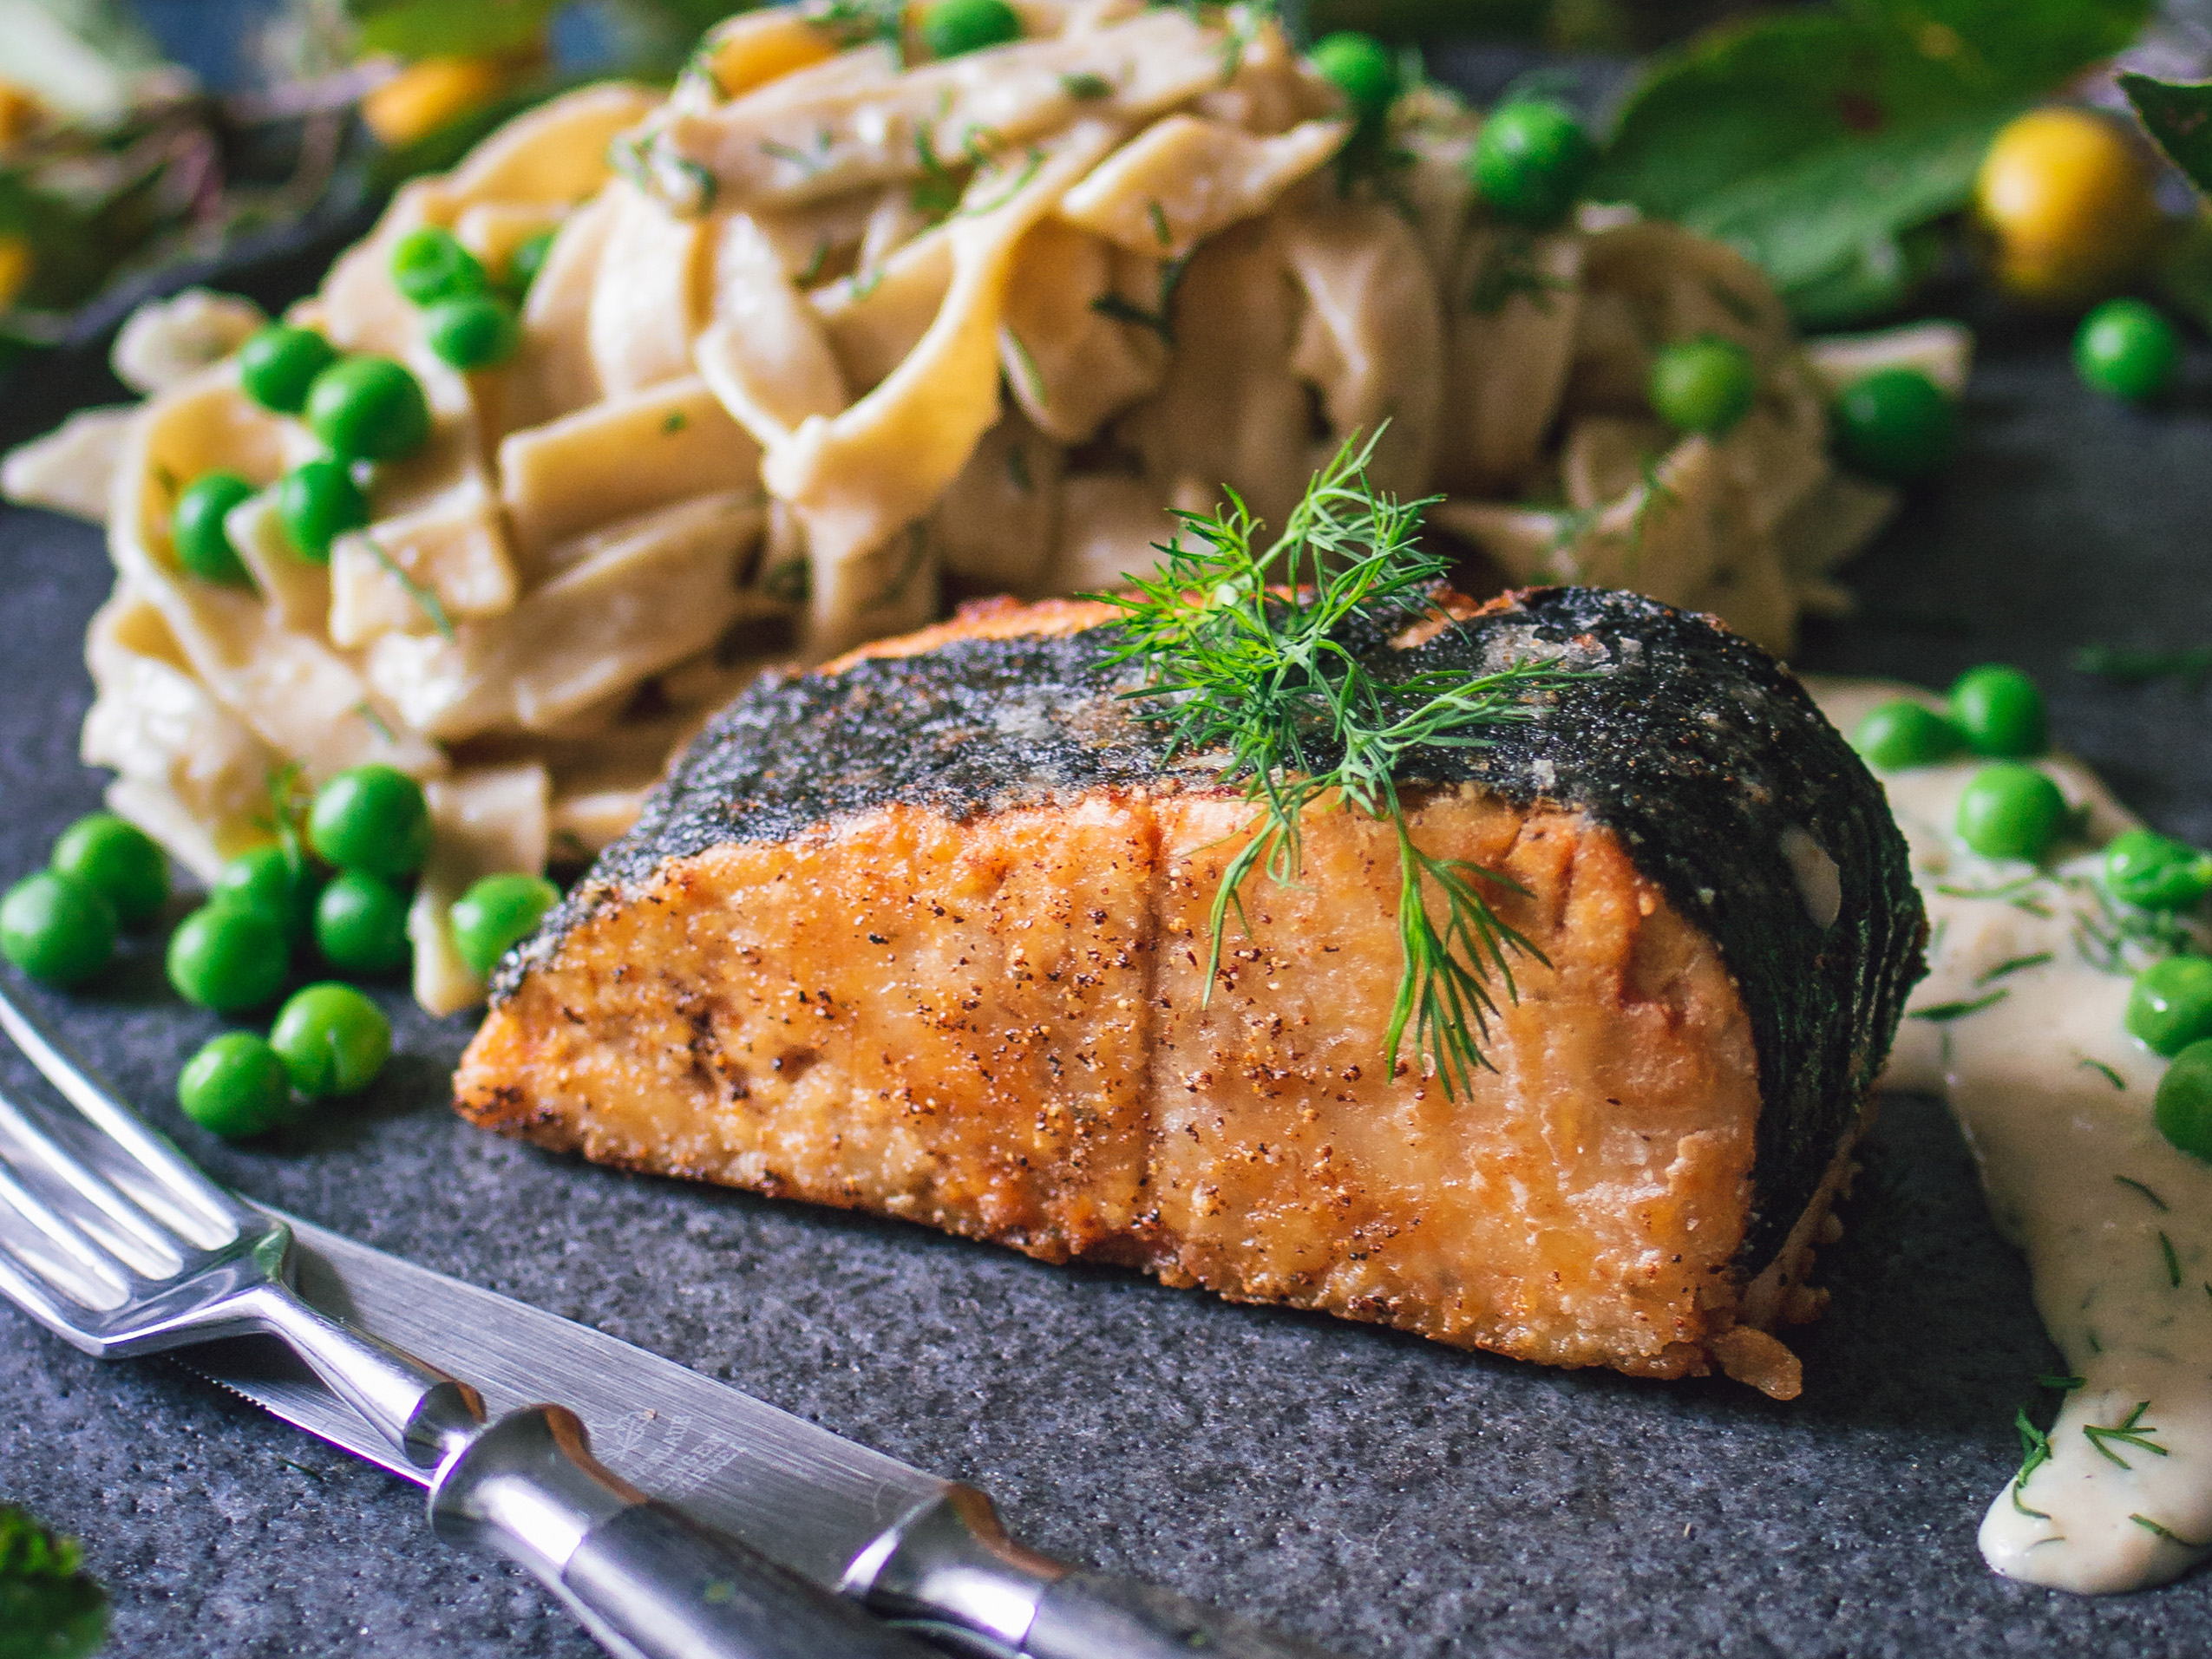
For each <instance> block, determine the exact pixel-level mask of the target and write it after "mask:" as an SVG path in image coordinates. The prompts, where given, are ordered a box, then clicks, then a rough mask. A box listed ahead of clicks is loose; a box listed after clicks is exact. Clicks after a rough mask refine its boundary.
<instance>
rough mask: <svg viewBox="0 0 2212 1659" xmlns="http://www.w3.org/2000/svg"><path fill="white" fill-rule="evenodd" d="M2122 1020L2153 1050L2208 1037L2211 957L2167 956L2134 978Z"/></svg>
mask: <svg viewBox="0 0 2212 1659" xmlns="http://www.w3.org/2000/svg"><path fill="white" fill-rule="evenodd" d="M2123 1023H2124V1024H2125V1025H2126V1027H2127V1028H2128V1032H2129V1034H2130V1035H2132V1036H2137V1037H2141V1038H2142V1039H2143V1042H2147V1043H2149V1044H2150V1048H2151V1051H2152V1052H2153V1053H2155V1054H2162V1055H2177V1054H2179V1053H2181V1051H2182V1050H2183V1049H2184V1048H2188V1047H2189V1044H2191V1043H2192V1042H2201V1041H2202V1040H2203V1039H2204V1038H2206V1037H2212V957H2167V958H2166V959H2165V960H2164V961H2163V962H2155V963H2151V965H2150V967H2148V968H2145V969H2144V970H2143V971H2142V972H2141V973H2139V974H2137V976H2135V989H2134V990H2130V992H2129V993H2128V1011H2127V1013H2126V1015H2125V1016H2124V1019H2123Z"/></svg>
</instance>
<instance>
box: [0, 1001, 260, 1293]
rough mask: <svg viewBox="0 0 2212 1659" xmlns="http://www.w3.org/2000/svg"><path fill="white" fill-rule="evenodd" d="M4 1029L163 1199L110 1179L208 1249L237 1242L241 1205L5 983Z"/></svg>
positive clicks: (0, 1008)
mask: <svg viewBox="0 0 2212 1659" xmlns="http://www.w3.org/2000/svg"><path fill="white" fill-rule="evenodd" d="M0 1031H5V1032H6V1033H7V1034H8V1035H9V1037H10V1039H11V1040H12V1041H13V1042H14V1043H15V1045H16V1048H20V1049H22V1050H23V1054H24V1055H26V1056H27V1057H28V1058H29V1061H30V1063H31V1064H32V1065H34V1066H36V1067H37V1068H38V1069H39V1071H40V1072H41V1073H42V1074H43V1075H44V1076H45V1078H46V1081H48V1082H49V1083H51V1084H53V1085H54V1087H56V1088H57V1089H59V1090H60V1091H61V1092H62V1095H63V1096H64V1097H65V1098H66V1099H67V1100H68V1101H69V1103H70V1104H71V1105H72V1106H74V1107H76V1109H77V1110H78V1111H80V1112H82V1113H83V1114H84V1115H85V1116H86V1117H87V1118H88V1119H89V1120H91V1122H92V1123H93V1125H94V1126H95V1127H96V1128H98V1129H99V1130H100V1131H101V1133H103V1134H104V1135H106V1136H107V1137H108V1139H109V1140H112V1141H114V1142H115V1144H116V1145H117V1146H120V1147H121V1149H122V1151H123V1152H125V1153H128V1155H129V1158H130V1159H131V1161H132V1162H133V1163H134V1164H135V1165H136V1166H138V1167H139V1168H140V1169H141V1170H142V1171H143V1172H144V1173H145V1175H146V1176H147V1177H149V1178H151V1183H152V1185H154V1187H156V1188H158V1189H159V1195H160V1196H159V1199H157V1198H156V1196H155V1194H154V1193H152V1192H147V1190H146V1188H145V1184H144V1183H138V1182H133V1183H125V1182H122V1181H120V1180H116V1179H115V1175H116V1171H115V1167H114V1166H113V1164H112V1163H110V1164H107V1165H106V1166H105V1167H104V1170H103V1172H105V1173H107V1174H108V1177H109V1179H110V1180H111V1181H113V1182H114V1183H115V1185H122V1186H125V1189H126V1190H127V1191H129V1192H131V1193H132V1196H134V1198H136V1199H138V1200H139V1202H140V1203H141V1205H144V1206H145V1207H146V1208H147V1209H148V1210H150V1211H152V1212H153V1213H154V1214H155V1215H157V1216H159V1217H160V1218H161V1219H162V1220H164V1221H166V1222H167V1223H168V1224H169V1225H171V1226H173V1227H174V1228H176V1230H177V1231H179V1232H180V1233H181V1234H182V1235H183V1236H184V1237H185V1238H187V1239H189V1240H191V1241H192V1242H193V1244H199V1245H200V1246H202V1247H203V1248H205V1249H207V1250H216V1249H219V1248H220V1247H221V1246H223V1245H224V1244H228V1243H229V1242H230V1241H231V1240H232V1238H236V1237H237V1236H238V1234H239V1218H240V1214H241V1212H240V1210H239V1206H238V1205H237V1203H236V1201H235V1200H233V1199H232V1198H231V1197H230V1195H229V1194H228V1193H226V1192H224V1191H223V1190H222V1189H221V1188H220V1187H219V1186H217V1185H215V1184H214V1183H213V1181H210V1180H209V1179H207V1178H206V1176H205V1175H202V1174H201V1173H200V1172H199V1170H197V1169H195V1168H194V1167H193V1166H192V1165H191V1164H190V1163H189V1162H188V1161H187V1160H186V1159H185V1158H184V1157H183V1156H182V1155H181V1154H180V1153H179V1152H178V1151H177V1150H176V1148H175V1147H173V1146H170V1145H169V1143H168V1142H167V1140H163V1139H162V1138H161V1137H160V1135H158V1134H156V1133H154V1131H153V1130H152V1129H149V1128H147V1127H146V1125H145V1124H143V1123H141V1121H140V1120H139V1118H138V1115H137V1114H135V1113H134V1112H133V1111H132V1110H131V1109H130V1107H128V1106H126V1105H125V1104H124V1103H123V1101H122V1097H121V1095H120V1094H117V1093H116V1092H115V1089H114V1087H112V1086H110V1085H109V1084H108V1082H107V1081H105V1080H103V1079H102V1078H101V1077H100V1075H99V1074H98V1073H96V1072H95V1071H94V1070H93V1069H92V1068H91V1067H89V1066H88V1065H86V1064H85V1063H84V1061H82V1060H80V1059H78V1058H77V1056H76V1055H75V1053H73V1052H72V1051H71V1050H70V1048H69V1046H68V1045H67V1044H66V1043H64V1042H62V1039H61V1038H60V1037H58V1036H56V1035H55V1034H54V1033H53V1032H52V1031H50V1030H49V1029H47V1028H46V1026H45V1024H44V1023H43V1022H42V1021H40V1020H39V1019H38V1018H37V1017H36V1016H34V1015H32V1014H31V1012H30V1011H29V1009H26V1008H24V1007H23V1004H22V1003H19V1002H17V1001H16V996H15V995H14V993H13V992H11V991H10V990H9V989H8V988H7V987H6V986H5V985H3V984H0ZM160 1199H166V1200H167V1202H161V1201H160Z"/></svg>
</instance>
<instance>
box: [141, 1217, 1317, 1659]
mask: <svg viewBox="0 0 2212 1659" xmlns="http://www.w3.org/2000/svg"><path fill="white" fill-rule="evenodd" d="M275 1213H278V1214H281V1213H282V1212H275ZM285 1220H287V1221H288V1222H290V1224H291V1228H292V1231H293V1238H294V1240H295V1252H296V1253H295V1257H294V1270H295V1283H296V1285H297V1288H298V1290H299V1292H300V1294H301V1295H302V1296H304V1297H305V1298H306V1299H307V1300H308V1301H309V1302H310V1303H312V1304H313V1305H315V1306H316V1307H317V1308H320V1309H321V1310H323V1311H324V1312H325V1313H329V1314H333V1315H336V1316H339V1317H342V1318H344V1319H345V1320H347V1321H349V1322H350V1323H353V1324H355V1325H356V1326H357V1327H359V1328H360V1329H363V1330H366V1331H368V1332H369V1333H370V1335H372V1336H377V1337H381V1338H383V1340H384V1341H386V1342H391V1343H394V1344H396V1345H397V1346H399V1347H402V1348H403V1349H407V1350H408V1351H409V1352H410V1353H412V1354H415V1355H418V1356H420V1357H421V1358H422V1359H424V1360H426V1361H428V1362H430V1363H431V1364H433V1365H435V1366H438V1367H441V1368H446V1369H449V1370H451V1371H453V1372H454V1373H455V1375H465V1376H467V1377H468V1379H469V1381H471V1382H473V1383H474V1385H475V1386H476V1388H478V1390H479V1391H480V1392H481V1394H482V1395H483V1400H484V1404H485V1407H486V1408H487V1409H488V1412H490V1413H491V1414H494V1415H495V1416H496V1415H497V1414H501V1413H502V1412H504V1411H506V1410H507V1409H509V1408H514V1407H519V1406H521V1405H525V1404H527V1403H529V1402H531V1401H538V1400H544V1399H558V1400H560V1401H562V1402H563V1404H565V1405H566V1406H567V1407H568V1408H570V1409H571V1410H573V1411H574V1412H575V1413H576V1414H577V1415H578V1416H579V1417H580V1418H581V1419H582V1420H583V1421H584V1424H585V1427H586V1428H587V1429H588V1430H589V1431H590V1434H591V1444H592V1450H593V1452H594V1453H595V1454H596V1455H597V1456H598V1457H599V1459H600V1460H601V1461H602V1462H604V1463H605V1465H606V1466H608V1467H609V1468H611V1469H612V1470H613V1471H614V1472H615V1473H618V1474H619V1475H621V1476H622V1477H623V1478H624V1479H626V1480H629V1481H630V1482H632V1484H634V1485H636V1486H640V1487H642V1488H644V1489H645V1490H648V1491H650V1492H653V1493H654V1494H655V1495H656V1496H657V1497H658V1498H660V1499H663V1500H664V1501H665V1502H668V1503H671V1504H674V1505H676V1506H679V1507H680V1508H682V1509H683V1510H684V1512H686V1513H687V1514H688V1515H690V1517H691V1519H694V1520H696V1521H698V1522H701V1523H703V1524H704V1525H707V1526H709V1527H711V1528H713V1529H715V1530H716V1531H718V1532H725V1533H727V1534H729V1535H730V1536H731V1537H733V1538H736V1539H737V1540H738V1541H739V1542H741V1543H743V1544H746V1545H751V1546H752V1547H753V1548H754V1549H756V1550H757V1551H760V1552H761V1553H762V1554H763V1555H766V1556H768V1557H769V1558H770V1559H772V1560H775V1561H776V1562H778V1563H780V1564H782V1565H783V1566H786V1567H788V1568H789V1569H791V1570H792V1571H795V1572H797V1573H798V1574H800V1575H801V1576H802V1577H806V1578H809V1579H812V1580H813V1581H814V1582H815V1583H816V1584H824V1585H827V1586H829V1587H830V1588H833V1589H834V1590H839V1591H841V1592H842V1593H843V1594H845V1595H847V1596H850V1597H854V1599H856V1600H858V1601H860V1602H861V1603H863V1604H864V1605H866V1606H867V1608H869V1609H870V1610H872V1611H874V1612H876V1613H878V1614H880V1615H882V1616H884V1617H887V1618H891V1619H893V1620H896V1621H899V1622H900V1623H906V1624H908V1625H911V1626H913V1627H914V1628H917V1629H919V1630H920V1631H922V1632H923V1633H924V1634H926V1635H928V1636H932V1637H933V1638H934V1639H936V1640H938V1641H939V1642H940V1643H944V1644H945V1645H946V1646H950V1647H952V1648H955V1649H959V1650H960V1651H964V1652H968V1653H972V1654H978V1655H984V1656H990V1659H1007V1656H1015V1655H1019V1656H1025V1659H1171V1656H1172V1659H1189V1656H1190V1655H1191V1654H1192V1653H1194V1652H1203V1653H1206V1654H1207V1655H1210V1656H1214V1659H1325V1656H1321V1655H1319V1653H1318V1651H1317V1650H1316V1649H1312V1648H1309V1647H1306V1646H1304V1645H1302V1644H1299V1643H1293V1642H1290V1641H1287V1640H1286V1639H1284V1638H1283V1637H1281V1636H1275V1635H1273V1634H1271V1633H1269V1632H1266V1631H1262V1630H1256V1629H1254V1628H1253V1627H1252V1626H1250V1625H1247V1624H1243V1623H1240V1622H1238V1621H1234V1620H1232V1619H1229V1618H1227V1617H1224V1616H1222V1615H1221V1614H1220V1613H1218V1612H1216V1611H1214V1610H1212V1609H1210V1608H1207V1607H1203V1606H1201V1605H1200V1604H1199V1603H1194V1602H1192V1601H1189V1600H1188V1599H1186V1598H1185V1597H1181V1596H1178V1595H1175V1594H1174V1593H1173V1592H1171V1591H1168V1590H1161V1589H1158V1588H1156V1587H1155V1586H1151V1585H1148V1584H1142V1583H1141V1582H1139V1581H1137V1580H1135V1579H1127V1578H1119V1577H1113V1576H1111V1575H1108V1574H1104V1573H1099V1572H1093V1571H1083V1570H1081V1569H1077V1568H1072V1567H1070V1566H1069V1565H1068V1564H1065V1563H1063V1562H1060V1561H1057V1560H1054V1559H1053V1558H1050V1557H1048V1556H1044V1555H1041V1554H1038V1553H1037V1551H1032V1550H1029V1549H1025V1548H1024V1547H1023V1546H1022V1545H1019V1544H1018V1543H1016V1542H1014V1541H1013V1540H1012V1539H1011V1538H1009V1537H1008V1536H1007V1534H1006V1532H1005V1527H1004V1526H1003V1525H1001V1523H1000V1521H999V1519H998V1514H997V1512H996V1511H995V1510H994V1509H993V1507H992V1506H991V1500H990V1499H989V1498H987V1497H986V1496H985V1494H984V1493H982V1492H978V1491H977V1490H976V1489H975V1488H974V1487H972V1486H963V1485H961V1484H959V1483H958V1482H955V1481H951V1480H946V1479H943V1478H941V1477H939V1476H937V1475H932V1474H927V1473H924V1472H923V1471H921V1470H919V1469H916V1468H913V1467H912V1466H909V1465H907V1464H904V1463H901V1462H900V1461H899V1460H896V1459H895V1458H891V1457H887V1456H886V1455H884V1454H883V1453H880V1452H876V1451H872V1450H870V1449H869V1448H868V1447H864V1446H860V1445H857V1444H855V1443H854V1442H853V1441H851V1440H846V1439H843V1438H842V1437H841V1436H839V1435H837V1434H832V1433H830V1431H829V1430H828V1429H826V1428H821V1427H818V1426H816V1425H815V1424H813V1423H809V1422H808V1421H805V1420H804V1419H803V1418H800V1417H795V1416H793V1415H792V1414H790V1413H789V1412H785V1411H780V1410H778V1409H777V1408H775V1407H773V1406H770V1405H769V1404H767V1403H765V1402H764V1401H759V1400H756V1399H754V1398H752V1397H751V1396H750V1395H749V1394H743V1393H741V1392H739V1391H738V1390H737V1389H736V1388H730V1387H727V1386H726V1385H724V1384H722V1383H719V1382H716V1381H711V1380H710V1379H709V1378H706V1377H704V1376H701V1375H699V1374H698V1373H697V1372H696V1371H692V1370H689V1369H687V1368H684V1367H683V1366H681V1365H677V1364H676V1363H675V1362H673V1361H670V1360H665V1359H663V1358H661V1357H660V1356H658V1355H654V1354H649V1353H647V1352H646V1351H645V1350H644V1349H639V1348H636V1347H633V1346H632V1345H631V1344H630V1343H628V1342H621V1341H618V1339H616V1338H614V1337H612V1336H605V1335H602V1334H601V1333H600V1332H598V1331H595V1330H592V1329H589V1328H588V1327H586V1326H583V1325H579V1324H576V1323H573V1322H572V1321H570V1320H566V1319H563V1318H560V1317H559V1316H557V1315H554V1314H550V1313H547V1312H546V1311H544V1310H542V1309H538V1308H533V1307H530V1306H528V1305H527V1304H526V1303H520V1302H516V1301H514V1300H512V1299H510V1298H508V1297H503V1296H500V1295H498V1294H496V1293H495V1292H493V1291H490V1290H482V1289H481V1288H479V1287H477V1286H475V1285H472V1284H467V1283H462V1282H461V1281H460V1280H458V1279H452V1278H448V1277H445V1276H444V1275H443V1274H440V1273H434V1272H432V1271H430V1270H429V1269H427V1268H422V1267H418V1266H416V1265H415V1264H413V1263H410V1262H406V1261H402V1260H401V1259H400V1258H398V1257H394V1256H389V1255H386V1254H385V1253H383V1251H377V1250H372V1249H370V1247H369V1246H368V1245H365V1244H357V1243H355V1242H354V1241H353V1240H351V1239H350V1238H344V1237H342V1236H340V1235H339V1234H337V1233H334V1232H330V1231H326V1230H324V1229H323V1228H321V1227H317V1226H316V1225H314V1224H313V1223H311V1222H308V1221H303V1220H301V1219H299V1218H297V1217H293V1216H286V1217H285ZM176 1357H178V1358H179V1359H180V1361H181V1362H182V1363H184V1364H186V1365H187V1366H188V1367H190V1368H193V1369H194V1370H197V1371H199V1372H200V1373H201V1374H202V1375H206V1376H207V1377H209V1378H211V1379H212V1380H213V1381H216V1382H219V1383H220V1384H222V1385H223V1386H224V1387H226V1388H231V1389H232V1390H234V1391H235V1392H237V1393H239V1394H243V1395H245V1397H246V1398H247V1399H249V1400H252V1401H254V1402H255V1403H256V1404H258V1405H259V1406H262V1407H264V1408H266V1409H267V1410H269V1411H271V1412H272V1413H274V1414H276V1415H277V1416H278V1417H281V1418H283V1419H284V1420H285V1421H286V1422H289V1423H292V1424H294V1425H296V1426H298V1427H301V1428H304V1429H305V1430H307V1431H308V1432H309V1433H310V1434H315V1435H317V1436H319V1437H320V1438H322V1439H323V1440H328V1441H330V1442H331V1443H332V1444H334V1445H337V1446H340V1447H344V1448H345V1449H346V1450H347V1451H349V1452H351V1453H355V1454H356V1455H357V1456H359V1457H362V1458H365V1459H367V1460H369V1461H370V1462H372V1463H376V1464H378V1465H380V1466H383V1467H384V1468H386V1469H389V1470H390V1471H391V1472H392V1473H395V1474H399V1475H403V1476H405V1477H406V1478H407V1479H409V1480H411V1481H414V1482H416V1484H418V1485H419V1484H422V1483H423V1480H424V1475H423V1472H422V1471H421V1470H419V1469H416V1468H415V1467H413V1466H410V1465H409V1464H407V1463H406V1461H405V1460H403V1459H402V1458H400V1457H398V1456H397V1455H396V1453H394V1452H393V1451H392V1450H391V1448H390V1447H389V1445H388V1444H387V1443H386V1442H385V1440H383V1437H382V1436H381V1435H379V1434H377V1432H376V1430H375V1429H374V1428H372V1427H370V1424H369V1423H368V1421H367V1420H366V1419H364V1418H363V1417H361V1416H360V1415H359V1414H357V1413H356V1412H355V1411H354V1410H353V1408H351V1407H350V1406H348V1405H347V1404H346V1403H345V1402H344V1401H342V1400H340V1399H339V1398H338V1397H337V1395H336V1394H332V1393H331V1392H330V1390H329V1389H328V1388H324V1386H323V1385H322V1383H321V1382H320V1381H317V1379H316V1377H315V1375H314V1374H313V1373H312V1372H311V1371H309V1370H307V1369H306V1368H305V1367H304V1366H303V1365H301V1364H300V1363H299V1362H298V1361H296V1360H293V1359H292V1358H291V1356H290V1355H288V1354H287V1353H286V1352H285V1350H284V1349H282V1348H281V1347H279V1346H278V1345H277V1344H275V1343H268V1342H262V1341H260V1340H259V1339H248V1340H245V1341H240V1342H226V1343H209V1344H206V1345H203V1346H201V1347H199V1348H196V1349H190V1350H188V1351H187V1352H186V1353H184V1354H182V1355H177V1356H176Z"/></svg>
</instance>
